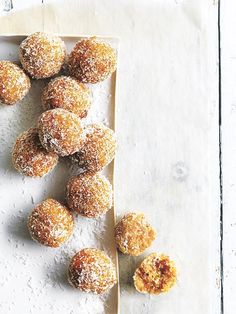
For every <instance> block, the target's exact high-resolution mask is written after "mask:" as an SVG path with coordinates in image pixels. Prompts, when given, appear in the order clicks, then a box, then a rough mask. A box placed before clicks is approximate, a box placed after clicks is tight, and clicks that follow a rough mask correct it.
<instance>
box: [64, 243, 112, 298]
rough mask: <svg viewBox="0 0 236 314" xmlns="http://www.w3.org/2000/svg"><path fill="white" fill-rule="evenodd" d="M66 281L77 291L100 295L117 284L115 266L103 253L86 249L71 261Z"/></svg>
mask: <svg viewBox="0 0 236 314" xmlns="http://www.w3.org/2000/svg"><path fill="white" fill-rule="evenodd" d="M68 280H69V282H70V284H71V285H72V286H73V287H74V288H77V289H80V290H82V291H85V292H93V293H95V294H102V293H104V292H106V291H108V290H109V289H111V288H112V287H113V286H114V285H115V284H116V282H117V279H116V270H115V266H114V264H113V263H112V261H111V259H110V258H109V257H108V256H107V255H106V254H105V252H103V251H101V250H98V249H94V248H88V249H83V250H81V251H79V252H78V253H77V254H75V256H74V257H73V258H72V259H71V262H70V265H69V269H68Z"/></svg>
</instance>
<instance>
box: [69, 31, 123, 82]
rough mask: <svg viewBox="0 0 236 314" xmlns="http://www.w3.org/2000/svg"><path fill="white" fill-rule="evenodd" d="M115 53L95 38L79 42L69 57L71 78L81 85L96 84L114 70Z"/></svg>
mask: <svg viewBox="0 0 236 314" xmlns="http://www.w3.org/2000/svg"><path fill="white" fill-rule="evenodd" d="M116 63H117V60H116V51H115V49H113V48H112V47H111V46H110V45H108V44H106V43H103V42H100V41H98V40H97V39H96V37H92V38H89V39H84V40H81V41H79V42H78V43H77V44H76V45H75V47H74V49H73V50H72V52H71V53H70V55H69V60H68V67H69V72H70V75H71V76H74V77H76V78H77V79H78V80H79V81H81V82H83V83H97V82H100V81H103V80H105V79H106V78H108V77H109V76H110V75H111V74H112V73H113V72H114V71H115V70H116Z"/></svg>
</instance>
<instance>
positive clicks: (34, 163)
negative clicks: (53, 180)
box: [12, 128, 58, 177]
mask: <svg viewBox="0 0 236 314" xmlns="http://www.w3.org/2000/svg"><path fill="white" fill-rule="evenodd" d="M57 162H58V156H57V155H56V154H55V153H52V152H48V151H46V150H45V148H43V146H42V145H41V143H40V141H39V137H38V130H37V128H30V129H29V130H27V131H25V132H23V133H22V134H20V135H19V137H18V138H17V140H16V143H15V145H14V147H13V151H12V163H13V166H14V167H15V169H16V170H17V171H19V172H20V173H22V174H24V175H26V176H30V177H42V176H44V175H45V174H47V173H48V172H49V171H51V170H52V169H53V168H54V167H55V166H56V164H57Z"/></svg>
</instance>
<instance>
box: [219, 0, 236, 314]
mask: <svg viewBox="0 0 236 314" xmlns="http://www.w3.org/2000/svg"><path fill="white" fill-rule="evenodd" d="M235 10H236V4H235V1H232V0H229V1H221V68H222V70H221V71H222V75H221V78H222V130H221V131H222V171H223V213H224V224H223V229H224V241H223V252H224V308H225V313H233V312H235V310H236V299H235V290H236V250H235V238H236V215H235V204H236V164H235V160H236V141H235V138H236V127H235V126H236V89H235V86H236V43H235V40H234V38H233V37H232V32H233V30H234V29H235V28H236V20H235Z"/></svg>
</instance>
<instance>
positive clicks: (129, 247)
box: [115, 213, 156, 256]
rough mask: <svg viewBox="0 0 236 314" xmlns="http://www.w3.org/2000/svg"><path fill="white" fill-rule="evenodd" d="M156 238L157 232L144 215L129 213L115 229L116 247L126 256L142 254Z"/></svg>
mask: <svg viewBox="0 0 236 314" xmlns="http://www.w3.org/2000/svg"><path fill="white" fill-rule="evenodd" d="M155 237H156V231H155V230H154V229H153V228H152V226H151V225H150V224H149V223H148V222H147V220H146V218H145V216H144V214H138V213H128V214H126V215H125V216H124V217H123V218H122V219H121V220H120V221H119V222H118V223H117V224H116V227H115V240H116V245H117V247H118V249H119V250H120V251H121V252H122V253H124V254H129V255H133V256H137V255H140V254H142V253H143V252H144V251H145V250H146V249H147V248H148V247H150V246H151V244H152V242H153V240H154V239H155Z"/></svg>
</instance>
